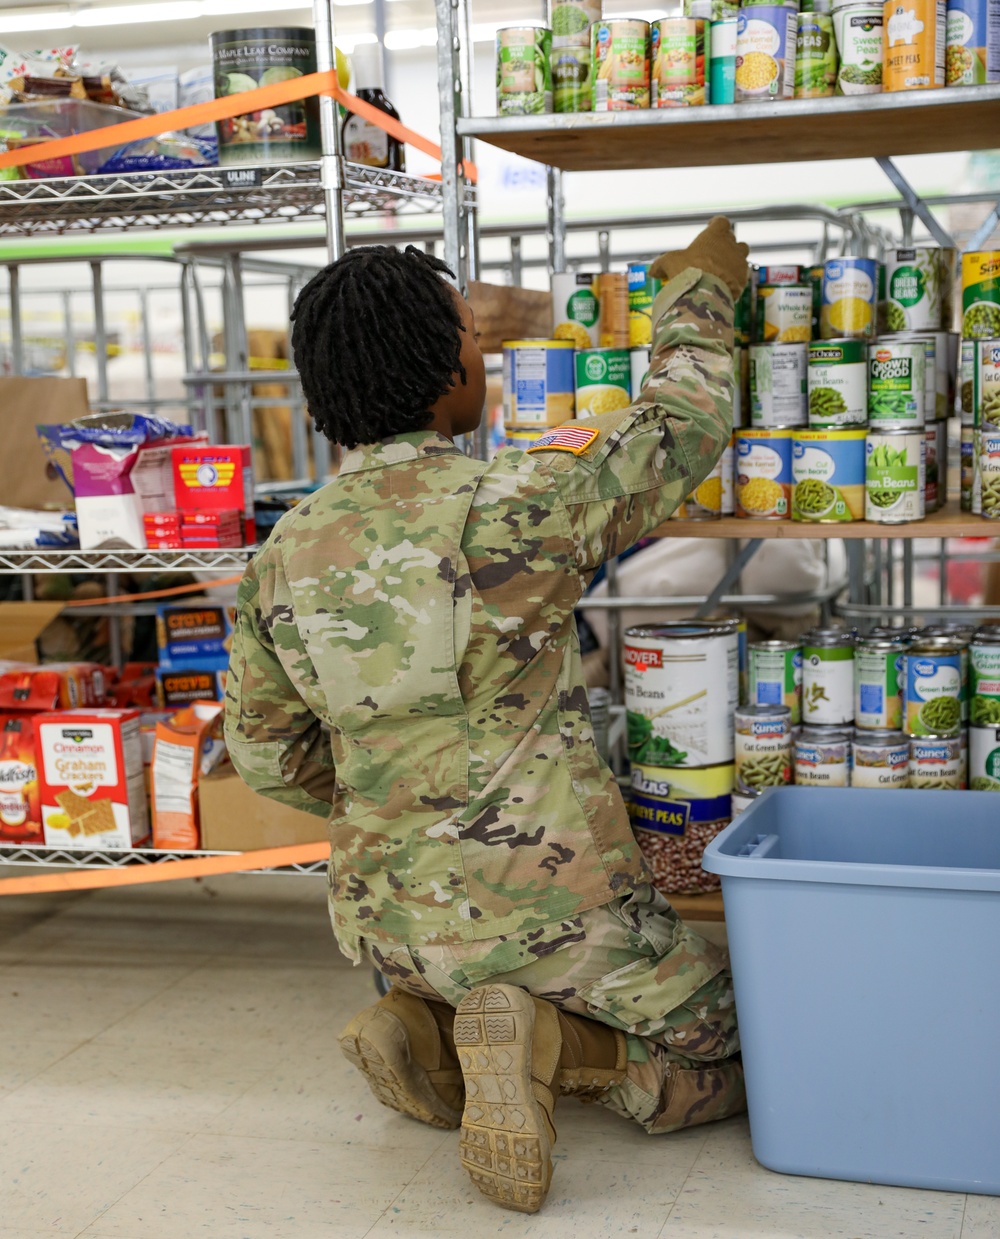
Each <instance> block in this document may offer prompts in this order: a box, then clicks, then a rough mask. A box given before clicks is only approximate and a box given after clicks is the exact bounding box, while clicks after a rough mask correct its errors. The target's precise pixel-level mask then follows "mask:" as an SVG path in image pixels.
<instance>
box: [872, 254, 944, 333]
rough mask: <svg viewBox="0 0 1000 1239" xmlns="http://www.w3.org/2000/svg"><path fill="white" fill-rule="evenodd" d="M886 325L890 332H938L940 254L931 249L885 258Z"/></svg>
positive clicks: (939, 323)
mask: <svg viewBox="0 0 1000 1239" xmlns="http://www.w3.org/2000/svg"><path fill="white" fill-rule="evenodd" d="M885 275H886V291H887V293H888V302H887V307H886V315H887V320H886V325H887V326H888V328H889V330H890V331H939V330H940V329H941V251H940V250H939V249H934V248H932V247H930V246H921V247H916V248H911V249H899V250H891V251H890V252H889V254H888V255H887V256H886V270H885Z"/></svg>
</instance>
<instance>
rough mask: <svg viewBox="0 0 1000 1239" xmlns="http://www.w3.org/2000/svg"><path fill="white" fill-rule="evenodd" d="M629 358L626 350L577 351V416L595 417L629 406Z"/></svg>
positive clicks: (594, 349) (630, 400)
mask: <svg viewBox="0 0 1000 1239" xmlns="http://www.w3.org/2000/svg"><path fill="white" fill-rule="evenodd" d="M631 366H632V362H631V358H630V357H629V352H628V349H625V348H591V349H579V350H578V351H577V354H576V415H577V417H596V416H597V415H598V414H599V413H613V412H615V410H616V409H625V408H627V407H628V406H629V405H630V404H631V403H632V392H631V382H632V374H631Z"/></svg>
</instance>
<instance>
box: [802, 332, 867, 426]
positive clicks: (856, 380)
mask: <svg viewBox="0 0 1000 1239" xmlns="http://www.w3.org/2000/svg"><path fill="white" fill-rule="evenodd" d="M806 388H807V391H808V397H809V425H810V427H811V429H813V430H847V429H849V428H850V427H851V426H864V425H865V424H866V423H867V421H868V360H867V356H866V346H865V342H864V340H815V341H813V343H812V344H810V345H809V361H808V370H807V373H806Z"/></svg>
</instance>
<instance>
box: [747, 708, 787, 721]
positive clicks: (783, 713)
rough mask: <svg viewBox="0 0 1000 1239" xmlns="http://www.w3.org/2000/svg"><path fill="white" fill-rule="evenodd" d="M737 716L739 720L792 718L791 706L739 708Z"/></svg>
mask: <svg viewBox="0 0 1000 1239" xmlns="http://www.w3.org/2000/svg"><path fill="white" fill-rule="evenodd" d="M735 714H736V717H737V718H747V717H750V718H781V719H790V718H791V717H792V711H791V707H790V706H737V707H736V710H735Z"/></svg>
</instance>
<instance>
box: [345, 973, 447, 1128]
mask: <svg viewBox="0 0 1000 1239" xmlns="http://www.w3.org/2000/svg"><path fill="white" fill-rule="evenodd" d="M454 1021H455V1010H454V1008H453V1007H450V1006H448V1004H447V1003H444V1002H428V1001H426V1000H425V999H423V998H418V997H417V996H416V995H415V994H408V993H406V991H405V990H400V989H391V990H390V991H389V993H388V994H386V996H385V997H384V998H383V999H382V1000H381V1001H380V1002H377V1003H375V1005H374V1006H373V1007H367V1008H366V1009H365V1010H364V1011H362V1012H361V1013H360V1015H356V1016H355V1017H354V1019H353V1020H351V1022H350V1023H349V1024H348V1025H347V1027H346V1028H345V1029H344V1031H343V1032H342V1033H341V1034H340V1048H341V1050H343V1052H344V1055H345V1057H346V1058H347V1059H348V1060H349V1061H350V1062H351V1063H353V1064H354V1066H355V1067H357V1069H358V1070H359V1071H360V1072H361V1073H362V1075H364V1076H365V1077H366V1079H367V1080H368V1086H369V1088H371V1090H372V1092H373V1093H374V1094H375V1096H376V1097H377V1098H378V1100H379V1101H380V1102H381V1103H382V1105H384V1106H389V1107H390V1109H392V1110H398V1111H399V1112H400V1113H401V1114H408V1115H409V1116H410V1118H414V1119H419V1120H420V1122H421V1123H430V1124H431V1126H432V1127H447V1128H454V1127H457V1126H458V1125H459V1123H460V1121H461V1117H462V1100H463V1097H464V1092H465V1090H464V1087H463V1085H462V1072H461V1070H460V1069H459V1066H458V1059H457V1057H456V1054H455V1042H454V1039H453V1036H452V1025H453V1024H454Z"/></svg>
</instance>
